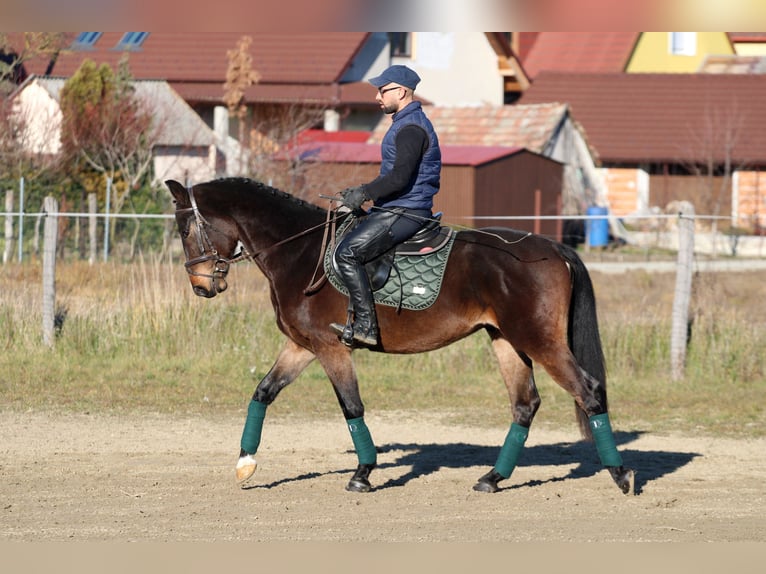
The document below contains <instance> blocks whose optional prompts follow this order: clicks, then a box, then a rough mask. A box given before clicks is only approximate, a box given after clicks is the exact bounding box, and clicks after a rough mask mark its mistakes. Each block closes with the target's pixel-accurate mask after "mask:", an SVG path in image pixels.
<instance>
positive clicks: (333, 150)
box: [280, 142, 531, 166]
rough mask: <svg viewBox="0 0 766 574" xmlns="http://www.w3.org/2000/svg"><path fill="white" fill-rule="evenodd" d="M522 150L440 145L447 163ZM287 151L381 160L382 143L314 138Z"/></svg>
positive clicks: (475, 162) (311, 157) (309, 156)
mask: <svg viewBox="0 0 766 574" xmlns="http://www.w3.org/2000/svg"><path fill="white" fill-rule="evenodd" d="M523 151H527V150H525V149H524V148H521V147H505V146H441V152H442V164H444V165H471V166H479V165H483V164H485V163H489V162H491V161H495V160H498V159H501V158H504V157H508V156H510V155H514V154H517V153H520V152H523ZM530 153H531V152H530ZM280 155H281V154H280ZM285 155H289V156H290V157H299V158H300V159H301V160H303V161H323V162H331V163H380V145H376V144H366V143H348V142H314V143H307V144H304V145H300V146H297V147H295V148H292V150H290V151H287V152H285Z"/></svg>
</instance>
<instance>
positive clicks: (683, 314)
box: [670, 201, 694, 381]
mask: <svg viewBox="0 0 766 574" xmlns="http://www.w3.org/2000/svg"><path fill="white" fill-rule="evenodd" d="M693 262H694V206H693V205H692V204H691V203H690V202H688V201H682V202H680V205H679V212H678V262H677V266H676V291H675V295H674V296H673V324H672V327H671V335H670V367H671V374H672V378H673V380H674V381H677V380H679V379H681V378H683V376H684V367H685V365H686V347H687V345H688V343H689V330H690V329H691V326H690V323H689V303H690V301H691V293H692V265H693Z"/></svg>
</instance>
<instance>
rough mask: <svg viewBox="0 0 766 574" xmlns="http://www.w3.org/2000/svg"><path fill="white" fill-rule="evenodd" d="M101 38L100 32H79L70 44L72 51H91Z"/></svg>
mask: <svg viewBox="0 0 766 574" xmlns="http://www.w3.org/2000/svg"><path fill="white" fill-rule="evenodd" d="M100 37H101V32H80V33H79V34H77V38H75V41H74V42H72V49H73V50H92V49H93V45H94V44H95V43H96V40H98V39H99V38H100Z"/></svg>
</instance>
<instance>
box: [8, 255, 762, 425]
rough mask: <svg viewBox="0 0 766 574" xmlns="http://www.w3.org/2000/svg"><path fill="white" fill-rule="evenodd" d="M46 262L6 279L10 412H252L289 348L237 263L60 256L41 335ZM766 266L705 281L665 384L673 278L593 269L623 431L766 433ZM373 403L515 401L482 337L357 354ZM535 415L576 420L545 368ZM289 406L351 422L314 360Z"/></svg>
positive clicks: (473, 408) (504, 407)
mask: <svg viewBox="0 0 766 574" xmlns="http://www.w3.org/2000/svg"><path fill="white" fill-rule="evenodd" d="M40 279H41V270H40V268H39V267H37V266H35V265H33V264H25V265H13V264H11V265H7V266H5V267H3V268H2V273H1V274H0V346H2V348H3V355H2V357H3V359H2V361H3V365H2V367H3V377H2V379H1V380H0V392H2V395H3V406H4V408H11V409H17V410H26V409H48V410H51V409H53V410H69V411H72V410H73V411H78V412H82V411H94V410H109V411H118V412H119V411H127V410H152V411H162V412H179V413H195V414H196V413H198V414H209V415H215V414H220V413H231V412H243V408H244V406H245V405H246V404H247V401H248V400H249V397H250V395H251V393H252V391H253V389H254V387H255V385H256V384H257V382H258V380H260V378H261V377H263V376H264V375H265V374H266V372H267V371H268V369H269V368H270V366H271V363H272V361H273V359H274V358H275V357H276V354H277V352H278V350H279V348H280V346H281V343H282V336H281V334H280V333H279V332H278V331H277V329H276V326H275V325H274V320H273V312H272V310H271V305H270V302H269V297H268V292H267V288H266V284H265V281H264V279H263V278H262V276H261V275H260V273H259V272H258V271H257V269H256V268H255V266H253V265H238V266H235V267H234V268H233V269H232V272H231V275H230V289H229V291H227V293H225V294H224V295H222V296H219V297H216V298H215V299H212V300H202V299H200V298H198V297H195V296H194V295H193V294H192V292H191V289H190V288H189V284H188V280H187V277H186V275H185V272H184V270H183V265H182V264H181V263H180V262H178V261H174V262H167V261H144V262H141V263H136V264H132V265H121V264H96V265H94V266H89V265H87V264H85V263H66V264H59V266H58V269H57V302H58V308H59V309H58V310H59V316H60V318H61V320H62V323H63V324H62V330H61V332H60V334H59V336H58V337H57V340H56V345H55V348H54V349H48V348H46V347H45V346H44V345H43V344H42V341H41V321H42V319H41V314H40V311H39V308H40V302H41V300H42V293H41V286H40ZM765 280H766V272H748V273H737V274H728V273H704V274H699V275H698V276H697V277H695V281H694V289H695V291H694V301H693V304H692V316H693V318H694V326H693V331H692V339H691V344H690V347H689V364H688V367H687V376H686V378H685V379H684V380H683V381H679V382H672V381H671V380H670V377H669V359H668V348H669V335H670V313H671V309H672V303H673V301H672V293H673V287H674V283H675V276H674V275H673V274H672V273H661V274H650V273H646V272H630V273H627V274H625V275H607V274H601V273H593V281H594V286H595V289H596V294H597V299H598V310H599V317H600V323H601V329H602V338H603V341H604V347H605V351H606V354H607V360H608V366H609V381H610V382H609V387H610V401H611V405H612V413H613V414H612V416H613V420H614V421H615V424H616V425H617V426H619V427H620V428H626V427H629V428H633V429H651V430H655V431H671V430H676V429H678V430H686V431H693V432H701V431H704V432H710V433H716V434H728V435H741V434H746V435H757V436H762V435H766V414H764V405H766V400H765V399H766V366H764V358H763V357H764V353H763V347H764V345H766V309H765V308H764V305H763V285H764V281H765ZM356 358H357V366H358V372H359V375H360V386H361V390H362V394H363V398H364V399H365V403H366V405H367V407H368V409H369V410H399V409H439V410H441V411H443V412H448V413H452V414H453V416H454V417H455V418H459V419H462V420H464V421H466V422H471V423H473V424H505V423H507V421H508V417H509V414H508V411H509V408H508V401H507V394H506V392H505V389H504V387H503V385H502V383H501V381H500V377H499V374H498V372H497V369H496V367H495V363H494V358H493V357H492V354H491V351H490V349H489V345H488V344H487V341H486V337H484V336H482V335H476V336H474V337H471V338H469V339H468V340H465V341H461V342H459V343H457V344H455V345H452V346H451V347H448V348H445V349H441V350H439V351H435V352H432V353H427V354H424V355H418V356H404V357H399V356H390V355H376V354H372V353H368V352H360V353H357V355H356ZM537 377H538V386H539V387H540V391H541V394H542V396H543V406H542V408H541V410H540V413H539V414H538V419H537V420H536V424H550V425H558V426H560V425H571V427H572V428H573V429H574V428H575V423H574V416H573V413H572V411H573V408H572V401H571V398H570V397H569V396H568V395H566V394H565V393H564V392H563V391H562V390H561V389H560V388H559V387H557V386H556V385H555V384H554V383H552V382H551V381H550V380H549V379H548V378H547V377H546V375H545V374H544V373H538V376H537ZM273 411H274V412H275V413H278V414H297V415H300V416H340V415H339V409H338V406H337V403H336V400H335V397H334V394H333V392H332V390H331V388H330V385H329V383H328V382H327V379H326V377H325V375H324V373H323V372H322V371H321V369H320V368H319V367H318V366H317V365H312V366H310V367H309V369H308V370H307V371H306V373H304V374H303V375H302V376H301V378H300V379H299V380H298V381H297V382H296V383H295V384H294V385H291V386H290V387H288V388H287V389H285V391H284V392H283V394H282V395H281V396H280V399H279V400H278V401H277V402H276V403H275V405H274V406H273Z"/></svg>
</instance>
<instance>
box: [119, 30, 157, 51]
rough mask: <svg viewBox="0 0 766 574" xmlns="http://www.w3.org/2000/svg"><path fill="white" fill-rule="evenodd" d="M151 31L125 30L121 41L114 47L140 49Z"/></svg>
mask: <svg viewBox="0 0 766 574" xmlns="http://www.w3.org/2000/svg"><path fill="white" fill-rule="evenodd" d="M148 35H149V32H125V35H124V36H123V37H122V39H121V40H120V42H119V43H118V44H117V45H116V46H115V47H114V49H115V50H138V49H139V48H140V47H141V44H143V43H144V40H146V37H147V36H148Z"/></svg>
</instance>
